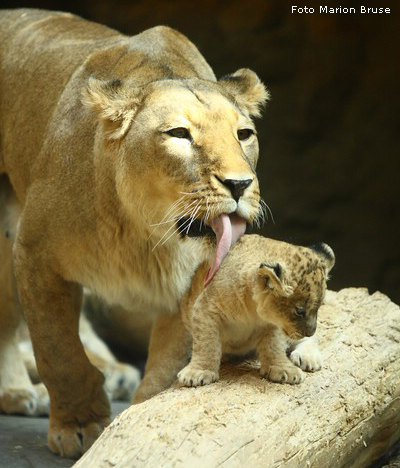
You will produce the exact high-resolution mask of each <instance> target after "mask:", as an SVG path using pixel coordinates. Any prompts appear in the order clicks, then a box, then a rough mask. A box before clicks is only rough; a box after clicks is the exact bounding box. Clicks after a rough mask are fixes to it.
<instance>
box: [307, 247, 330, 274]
mask: <svg viewBox="0 0 400 468" xmlns="http://www.w3.org/2000/svg"><path fill="white" fill-rule="evenodd" d="M309 248H310V249H311V250H314V252H317V254H318V255H319V256H320V257H321V259H322V260H323V262H324V264H325V268H326V272H327V273H329V272H330V271H331V270H332V268H333V266H334V265H335V254H334V253H333V250H332V249H331V248H330V247H329V245H328V244H324V243H323V242H317V243H316V244H313V245H310V247H309Z"/></svg>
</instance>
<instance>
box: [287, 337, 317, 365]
mask: <svg viewBox="0 0 400 468" xmlns="http://www.w3.org/2000/svg"><path fill="white" fill-rule="evenodd" d="M290 360H291V361H292V362H293V364H294V365H295V366H297V367H300V368H301V369H303V370H304V371H307V372H316V371H319V370H321V368H322V356H321V352H320V350H319V349H318V346H317V345H316V344H315V343H313V342H307V341H303V342H300V343H299V344H298V345H297V346H296V348H295V349H294V350H293V351H292V352H291V353H290Z"/></svg>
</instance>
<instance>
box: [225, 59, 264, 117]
mask: <svg viewBox="0 0 400 468" xmlns="http://www.w3.org/2000/svg"><path fill="white" fill-rule="evenodd" d="M219 83H220V84H221V85H222V86H223V87H224V88H225V89H226V90H227V91H228V92H229V93H230V94H231V95H232V96H233V97H234V98H235V100H236V102H237V104H238V105H239V107H244V108H245V109H246V110H247V112H248V113H249V114H250V115H251V116H253V117H259V116H260V115H261V108H262V107H263V106H264V104H265V103H266V102H267V101H268V99H269V92H268V91H267V89H266V87H265V86H264V85H263V83H262V82H261V81H260V79H259V78H258V76H257V75H256V74H255V73H254V72H253V71H251V70H249V69H248V68H241V69H240V70H237V71H236V72H235V73H232V74H231V75H227V76H224V77H222V78H221V79H220V80H219Z"/></svg>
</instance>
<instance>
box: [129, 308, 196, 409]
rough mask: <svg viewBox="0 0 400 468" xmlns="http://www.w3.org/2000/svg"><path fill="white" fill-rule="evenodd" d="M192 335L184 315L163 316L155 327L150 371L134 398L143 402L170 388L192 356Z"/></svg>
mask: <svg viewBox="0 0 400 468" xmlns="http://www.w3.org/2000/svg"><path fill="white" fill-rule="evenodd" d="M190 344H191V339H190V334H189V332H188V331H187V330H186V328H185V326H184V324H183V322H182V317H181V314H179V313H176V314H167V313H164V314H160V315H159V317H158V318H157V320H156V322H155V324H154V325H153V328H152V331H151V336H150V345H149V353H148V358H147V363H146V371H145V374H144V377H143V380H142V382H141V383H140V385H139V388H138V390H137V392H136V394H135V397H134V399H133V403H134V404H136V403H141V402H142V401H145V400H148V399H149V398H151V397H152V396H154V395H157V393H160V392H162V391H163V390H165V389H167V388H168V387H169V386H170V385H171V384H172V383H173V382H174V380H175V379H176V375H177V373H178V372H179V371H180V370H181V369H182V367H183V366H185V365H186V364H187V362H188V360H189V355H190Z"/></svg>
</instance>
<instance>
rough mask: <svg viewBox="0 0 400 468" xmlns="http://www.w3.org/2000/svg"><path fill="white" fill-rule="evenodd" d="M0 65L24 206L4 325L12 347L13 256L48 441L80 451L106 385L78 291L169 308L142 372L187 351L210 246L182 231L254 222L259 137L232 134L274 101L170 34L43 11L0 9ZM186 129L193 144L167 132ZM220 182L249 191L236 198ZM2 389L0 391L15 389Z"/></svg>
mask: <svg viewBox="0 0 400 468" xmlns="http://www.w3.org/2000/svg"><path fill="white" fill-rule="evenodd" d="M0 63H1V77H0V79H1V81H0V83H1V85H0V103H1V107H0V143H1V146H0V184H2V185H4V186H8V185H10V186H11V187H12V190H11V191H9V192H7V195H6V197H5V200H3V202H2V203H3V205H4V206H8V205H9V202H10V200H11V198H12V197H13V196H14V195H13V194H15V196H16V199H17V200H18V203H19V204H20V206H21V209H22V215H21V217H20V218H19V221H18V230H17V232H16V238H15V242H14V245H13V246H12V243H11V242H10V241H9V240H7V239H2V240H1V242H2V244H1V248H2V252H1V254H0V255H1V258H2V259H3V258H6V263H5V266H4V268H3V270H4V271H2V278H1V280H2V281H3V280H4V284H6V285H7V287H6V289H5V292H6V294H7V297H5V296H4V297H2V298H0V301H2V303H4V302H5V303H6V305H5V306H3V309H2V311H1V319H0V320H1V323H0V330H2V334H3V335H5V334H7V340H8V341H7V343H8V342H10V343H11V341H10V340H12V338H11V337H12V336H13V334H14V330H15V328H16V326H14V325H11V324H14V323H17V322H18V319H15V320H14V321H13V322H10V319H9V318H8V317H9V314H11V313H12V314H14V312H13V310H15V307H14V306H10V305H9V304H14V303H15V300H14V298H13V297H12V298H11V296H12V295H11V293H10V291H11V290H10V288H11V286H10V287H9V286H8V284H9V282H10V280H9V279H6V278H10V277H11V248H12V247H13V252H14V256H13V266H14V272H15V276H16V280H17V286H18V292H19V296H20V300H21V303H22V305H23V308H24V312H25V315H26V319H27V323H28V326H29V328H30V333H31V336H32V342H33V347H34V350H35V355H36V360H37V365H38V370H39V373H40V376H41V378H42V380H43V382H44V383H45V384H46V387H47V388H48V390H49V394H50V398H51V409H50V429H49V446H50V448H51V450H52V451H54V452H56V453H60V454H61V455H63V456H69V457H77V456H79V455H80V454H81V453H82V452H84V451H85V450H87V449H88V447H89V446H90V445H91V444H92V443H93V441H94V440H95V438H96V437H97V436H98V434H99V432H101V430H102V429H103V427H104V426H105V425H106V424H107V423H108V421H109V404H108V401H107V398H106V395H105V394H104V391H103V388H102V383H103V376H102V374H101V373H100V372H99V371H97V370H96V369H95V368H94V367H93V366H92V365H91V364H90V363H89V360H88V358H87V356H86V355H85V353H84V351H83V347H82V345H81V343H80V340H79V337H78V322H79V320H78V317H79V310H80V306H81V301H82V286H84V287H86V288H88V289H90V290H92V291H94V292H95V293H97V294H98V295H100V296H102V297H103V298H105V299H106V300H107V301H108V302H109V303H111V304H118V305H120V306H123V307H124V308H125V309H127V310H128V311H129V310H132V312H134V313H143V314H148V315H152V316H153V317H154V316H157V315H158V314H160V313H161V315H160V319H159V320H160V323H159V324H158V326H157V325H156V327H155V332H154V333H153V336H152V348H151V355H150V359H149V364H148V366H147V375H148V381H151V380H152V379H153V377H154V376H156V375H157V376H159V375H160V372H159V364H158V363H159V362H160V359H158V357H157V356H159V355H160V353H163V352H164V343H165V341H166V340H170V341H169V342H170V343H171V345H170V347H171V349H170V351H171V352H172V351H173V350H174V349H176V348H179V346H180V343H182V342H185V339H182V337H181V335H179V334H178V333H176V331H178V330H183V327H182V326H180V325H179V324H178V325H176V324H175V322H176V321H178V322H179V320H180V318H179V315H174V312H176V311H177V310H178V304H179V300H180V298H181V296H182V295H183V294H184V292H185V291H186V290H187V288H188V287H189V284H190V280H191V278H192V276H193V273H194V271H195V270H196V268H197V267H198V265H199V264H200V263H201V262H202V261H204V260H206V259H208V258H209V257H210V255H212V254H213V250H214V245H213V243H212V242H209V241H208V240H207V239H206V238H188V237H181V236H180V235H179V233H178V232H176V230H175V222H176V220H177V219H178V218H179V217H181V216H185V217H187V216H192V217H195V218H197V219H199V220H203V221H204V222H206V221H207V220H210V219H211V218H213V217H217V216H218V215H220V214H222V213H227V214H230V213H233V212H236V214H237V215H239V216H241V217H243V218H244V219H246V220H247V222H249V223H252V222H253V221H254V220H255V219H256V218H257V216H258V215H259V188H258V181H257V178H256V175H255V166H256V163H257V159H258V144H257V138H256V136H255V134H253V135H252V136H250V138H248V139H247V140H246V141H239V139H238V136H237V132H238V130H240V129H244V128H250V129H253V128H254V127H253V123H252V121H251V116H252V115H258V114H259V108H260V106H261V105H262V104H263V103H264V102H265V100H266V99H267V97H268V95H267V92H266V90H265V88H264V86H263V85H262V84H261V82H260V80H259V79H258V78H257V76H256V75H255V74H254V73H253V72H251V71H250V70H245V69H242V70H240V71H238V72H237V73H236V74H235V75H234V76H233V77H232V76H231V77H229V76H228V77H225V78H224V79H222V80H221V81H220V82H217V81H216V79H215V76H214V74H213V72H212V70H211V69H210V67H209V66H208V64H207V63H206V61H205V60H204V58H203V57H202V56H201V55H200V54H199V52H198V51H197V49H196V48H195V46H194V45H193V44H192V43H191V42H190V41H189V40H188V39H186V38H185V37H184V36H182V35H181V34H179V33H178V32H176V31H174V30H172V29H170V28H167V27H163V26H161V27H156V28H153V29H150V30H147V31H145V32H143V33H141V34H139V35H137V36H133V37H127V36H124V35H121V34H120V33H118V32H116V31H113V30H111V29H108V28H106V27H104V26H101V25H97V24H94V23H90V22H87V21H84V20H82V19H80V18H78V17H75V16H73V15H70V14H65V13H56V12H46V11H40V10H15V11H7V10H4V11H2V12H1V13H0ZM180 127H184V128H186V129H187V130H188V131H190V134H191V138H192V141H189V140H188V139H185V138H176V137H172V136H171V135H170V134H169V133H168V132H169V131H170V130H171V129H173V128H180ZM2 174H3V176H2ZM225 179H239V180H240V179H246V180H247V179H251V181H252V182H251V185H250V186H249V187H248V188H247V189H246V190H245V192H244V193H243V195H242V196H241V198H240V199H239V201H238V202H236V201H235V200H234V199H233V198H232V196H231V193H230V192H229V190H228V189H227V187H226V186H225V185H223V184H222V183H221V181H223V180H225ZM0 208H1V207H0ZM2 232H3V233H4V232H5V229H3V231H2ZM3 244H4V245H3ZM3 251H4V253H3ZM3 255H4V257H3ZM2 261H3V260H2ZM7 265H8V267H7ZM2 284H3V283H2ZM166 313H172V315H171V316H170V317H169V316H168V315H166ZM6 321H8V323H9V324H10V325H8V328H7V330H8V331H7V332H5V331H4V325H3V323H5V322H6ZM175 325H176V326H175ZM171 327H173V331H172V332H171V333H170V330H171ZM158 333H161V335H160V336H159V335H158ZM3 340H4V338H3ZM1 343H5V341H1ZM158 343H159V344H158ZM10 346H11V344H10ZM168 346H169V344H168V345H167V346H166V348H168ZM181 348H182V347H181ZM182 349H183V348H182ZM182 353H183V354H184V352H182ZM6 354H7V352H4V354H3V355H4V356H5V355H6ZM167 354H168V352H167ZM5 368H7V369H8V368H9V364H7V363H3V364H2V369H0V372H3V369H5ZM158 379H159V377H158ZM168 379H169V377H166V380H165V381H164V382H163V381H161V382H160V380H158V384H157V385H158V386H159V387H160V386H163V385H165V383H166V382H167V381H168ZM1 382H2V383H1V386H2V388H0V395H1V394H2V393H4V392H8V391H10V388H9V386H8V384H7V382H6V381H4V379H3V380H2V381H1ZM18 385H19V384H18V383H17V384H16V387H18ZM21 386H22V388H24V387H25V383H21ZM11 390H12V389H11ZM14 390H16V391H18V388H16V389H15V388H14ZM14 390H13V391H14ZM150 393H151V392H150ZM150 393H146V392H145V391H143V392H141V393H140V392H139V397H140V395H142V398H143V396H144V395H145V394H147V395H149V394H150ZM0 398H1V397H0Z"/></svg>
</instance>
